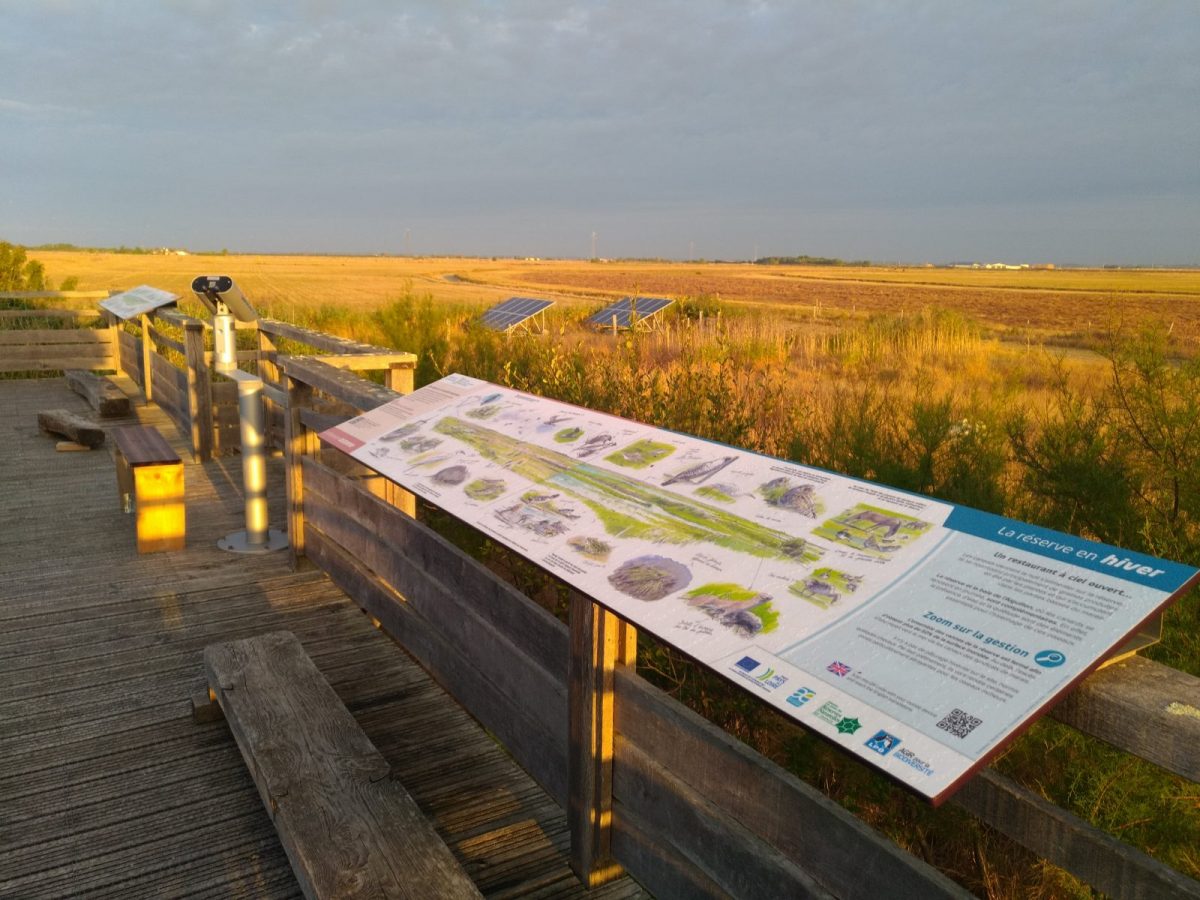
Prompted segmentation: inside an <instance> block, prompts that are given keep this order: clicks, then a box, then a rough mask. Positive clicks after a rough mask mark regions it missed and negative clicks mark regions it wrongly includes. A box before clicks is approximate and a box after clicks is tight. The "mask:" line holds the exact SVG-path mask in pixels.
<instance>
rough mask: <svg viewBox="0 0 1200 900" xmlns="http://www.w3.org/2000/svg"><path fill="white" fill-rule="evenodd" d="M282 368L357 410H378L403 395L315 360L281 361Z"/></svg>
mask: <svg viewBox="0 0 1200 900" xmlns="http://www.w3.org/2000/svg"><path fill="white" fill-rule="evenodd" d="M279 367H280V368H281V369H283V371H284V373H285V374H286V375H287V376H288V377H290V378H293V379H295V380H296V381H303V382H304V383H305V384H308V385H311V386H312V387H314V388H316V389H317V390H319V391H323V392H324V393H326V394H328V395H329V396H331V397H333V398H334V399H335V400H340V401H342V402H343V403H349V404H350V405H351V406H353V407H354V408H355V409H360V410H362V409H374V408H375V407H377V406H382V405H383V404H384V403H387V402H388V401H390V400H394V399H396V398H397V397H398V396H400V395H399V394H397V393H396V392H395V391H393V390H391V389H389V388H386V387H384V386H383V385H380V384H375V383H374V382H372V381H366V380H364V379H362V378H359V377H358V376H357V375H355V374H354V373H352V372H348V371H345V370H342V369H336V368H334V367H333V366H331V365H328V364H327V363H323V362H318V361H317V360H313V359H305V358H303V357H290V358H287V359H281V360H279Z"/></svg>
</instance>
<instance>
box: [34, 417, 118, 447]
mask: <svg viewBox="0 0 1200 900" xmlns="http://www.w3.org/2000/svg"><path fill="white" fill-rule="evenodd" d="M37 423H38V428H40V429H41V430H42V431H48V432H50V433H51V434H57V435H61V436H62V437H65V438H70V439H71V440H72V441H74V442H75V443H77V444H83V445H84V446H85V447H91V448H93V449H94V448H96V447H99V446H101V445H102V444H103V443H104V429H103V428H101V427H100V426H99V425H97V424H96V423H95V422H93V421H91V420H89V419H85V418H83V417H82V416H78V415H76V414H75V413H73V412H71V411H70V410H68V409H47V410H43V411H41V412H39V413H38V414H37Z"/></svg>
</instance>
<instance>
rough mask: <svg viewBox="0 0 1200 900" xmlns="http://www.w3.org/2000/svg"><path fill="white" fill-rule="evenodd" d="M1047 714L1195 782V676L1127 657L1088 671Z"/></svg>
mask: <svg viewBox="0 0 1200 900" xmlns="http://www.w3.org/2000/svg"><path fill="white" fill-rule="evenodd" d="M1050 715H1051V716H1053V717H1054V718H1055V719H1058V720H1059V721H1060V722H1063V723H1065V724H1067V725H1070V726H1071V727H1072V728H1077V729H1079V730H1080V731H1082V732H1084V733H1085V734H1090V735H1094V736H1095V737H1098V738H1100V739H1101V740H1104V741H1108V742H1109V743H1110V744H1113V745H1115V746H1117V747H1120V748H1121V749H1122V750H1126V751H1128V752H1130V753H1134V754H1136V755H1138V756H1140V757H1142V758H1143V759H1147V760H1149V761H1150V762H1152V763H1156V764H1157V765H1160V766H1162V767H1163V768H1164V769H1167V770H1169V771H1171V772H1174V773H1176V774H1177V775H1182V776H1183V777H1184V778H1188V779H1191V780H1192V781H1200V752H1197V749H1196V748H1198V747H1200V678H1196V677H1195V676H1194V675H1189V674H1187V673H1186V672H1181V671H1179V670H1178V669H1172V668H1170V667H1169V666H1164V665H1162V664H1161V663H1156V662H1154V661H1153V660H1149V659H1143V658H1142V657H1140V656H1134V657H1130V658H1129V659H1127V660H1124V661H1123V662H1119V663H1116V664H1114V665H1111V666H1107V667H1105V668H1103V669H1101V670H1100V671H1099V672H1096V673H1095V674H1093V675H1091V676H1090V677H1089V678H1087V679H1086V680H1085V681H1084V682H1083V683H1082V684H1080V685H1079V687H1077V688H1076V689H1075V690H1074V691H1072V692H1071V693H1070V694H1068V695H1067V696H1066V698H1065V699H1064V700H1063V701H1062V702H1061V703H1059V704H1058V706H1056V707H1055V708H1054V709H1053V710H1052V711H1051V713H1050Z"/></svg>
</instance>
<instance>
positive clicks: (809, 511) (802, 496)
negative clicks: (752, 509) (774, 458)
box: [758, 477, 825, 519]
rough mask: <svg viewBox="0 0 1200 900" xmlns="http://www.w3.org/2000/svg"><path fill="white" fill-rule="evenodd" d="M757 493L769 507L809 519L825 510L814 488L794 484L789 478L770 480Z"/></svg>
mask: <svg viewBox="0 0 1200 900" xmlns="http://www.w3.org/2000/svg"><path fill="white" fill-rule="evenodd" d="M758 493H759V495H760V496H761V497H762V498H763V499H764V500H766V501H767V503H769V504H770V505H771V506H774V507H777V508H779V509H790V510H792V511H793V512H798V513H800V515H802V516H808V518H810V519H815V518H816V517H817V516H819V515H820V514H821V512H822V511H823V510H824V508H825V507H824V505H823V504H822V503H821V502H820V499H819V498H818V497H817V489H816V487H814V486H813V485H811V484H807V483H805V484H796V483H795V482H793V481H792V479H790V478H782V477H781V478H772V479H771V480H770V481H768V482H767V483H766V484H764V485H762V486H760V487H759V489H758Z"/></svg>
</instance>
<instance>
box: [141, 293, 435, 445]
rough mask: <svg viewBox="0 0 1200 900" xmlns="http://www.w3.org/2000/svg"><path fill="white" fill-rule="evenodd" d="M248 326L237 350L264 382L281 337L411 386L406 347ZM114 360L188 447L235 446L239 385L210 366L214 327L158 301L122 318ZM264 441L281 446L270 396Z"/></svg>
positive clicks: (274, 381)
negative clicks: (246, 343)
mask: <svg viewBox="0 0 1200 900" xmlns="http://www.w3.org/2000/svg"><path fill="white" fill-rule="evenodd" d="M239 331H240V332H246V331H249V332H253V333H254V342H255V348H253V349H244V350H239V351H237V358H238V362H239V364H241V365H245V364H250V366H251V367H255V368H257V372H258V374H259V376H260V377H261V378H262V379H263V383H264V384H266V385H268V386H270V387H271V388H274V389H275V390H276V391H278V392H282V391H283V385H282V384H281V382H280V380H279V370H278V365H277V364H278V361H279V359H280V357H281V356H285V355H286V353H284V352H281V351H280V350H279V349H278V347H277V340H278V339H286V340H287V341H289V342H290V343H291V345H293V347H294V349H295V350H296V351H298V352H305V353H311V351H312V350H316V351H317V352H318V353H320V354H323V355H321V356H319V357H317V358H319V359H322V360H324V361H325V362H326V363H328V364H331V365H334V366H339V367H342V368H345V369H349V370H352V371H359V372H371V371H382V372H384V373H385V380H386V382H387V384H389V385H391V386H392V387H393V388H395V389H397V390H412V373H413V369H414V367H415V365H416V357H415V356H414V355H413V354H411V353H405V352H398V351H394V350H387V349H385V348H381V347H373V346H371V345H369V344H360V343H357V342H355V341H349V340H345V339H343V338H338V337H334V336H332V335H327V334H322V333H321V332H318V331H313V330H311V329H308V328H302V327H300V326H296V325H289V324H287V323H285V322H277V321H275V320H272V319H260V320H259V321H258V322H255V323H252V324H249V325H244V326H239ZM117 344H118V350H119V353H120V368H121V370H122V371H124V372H125V373H126V374H128V375H129V377H130V378H132V379H133V380H134V381H135V382H136V383H137V384H138V385H139V386H141V388H142V390H143V392H144V393H145V395H146V398H147V399H148V400H153V401H154V402H155V403H157V404H158V405H159V406H161V407H162V408H163V409H164V410H165V411H166V412H167V413H168V415H170V416H171V418H172V419H173V420H174V421H175V424H176V426H177V427H178V428H179V430H180V432H181V433H183V434H189V435H190V436H191V445H192V452H193V454H194V455H195V457H196V458H197V459H198V460H200V461H206V460H208V459H211V458H212V457H214V456H221V455H225V454H229V453H233V452H236V451H237V449H238V448H239V446H240V444H241V439H240V434H239V430H238V395H237V385H236V384H235V383H234V382H232V381H229V380H227V379H225V378H223V377H221V376H220V375H217V374H215V373H214V372H213V371H212V327H211V325H210V324H209V323H208V322H205V321H203V320H201V319H196V318H192V317H191V316H187V315H184V314H183V313H181V312H178V311H177V310H173V309H160V310H157V311H155V312H153V313H151V314H149V315H145V316H141V317H140V318H139V321H137V322H136V323H125V325H124V327H121V328H119V330H118V332H117ZM266 407H267V425H268V431H267V438H268V444H269V446H271V447H273V448H274V449H277V450H282V449H283V419H284V410H283V408H282V406H281V405H280V404H278V403H276V402H275V401H273V400H271V399H270V398H269V397H267V398H266Z"/></svg>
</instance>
